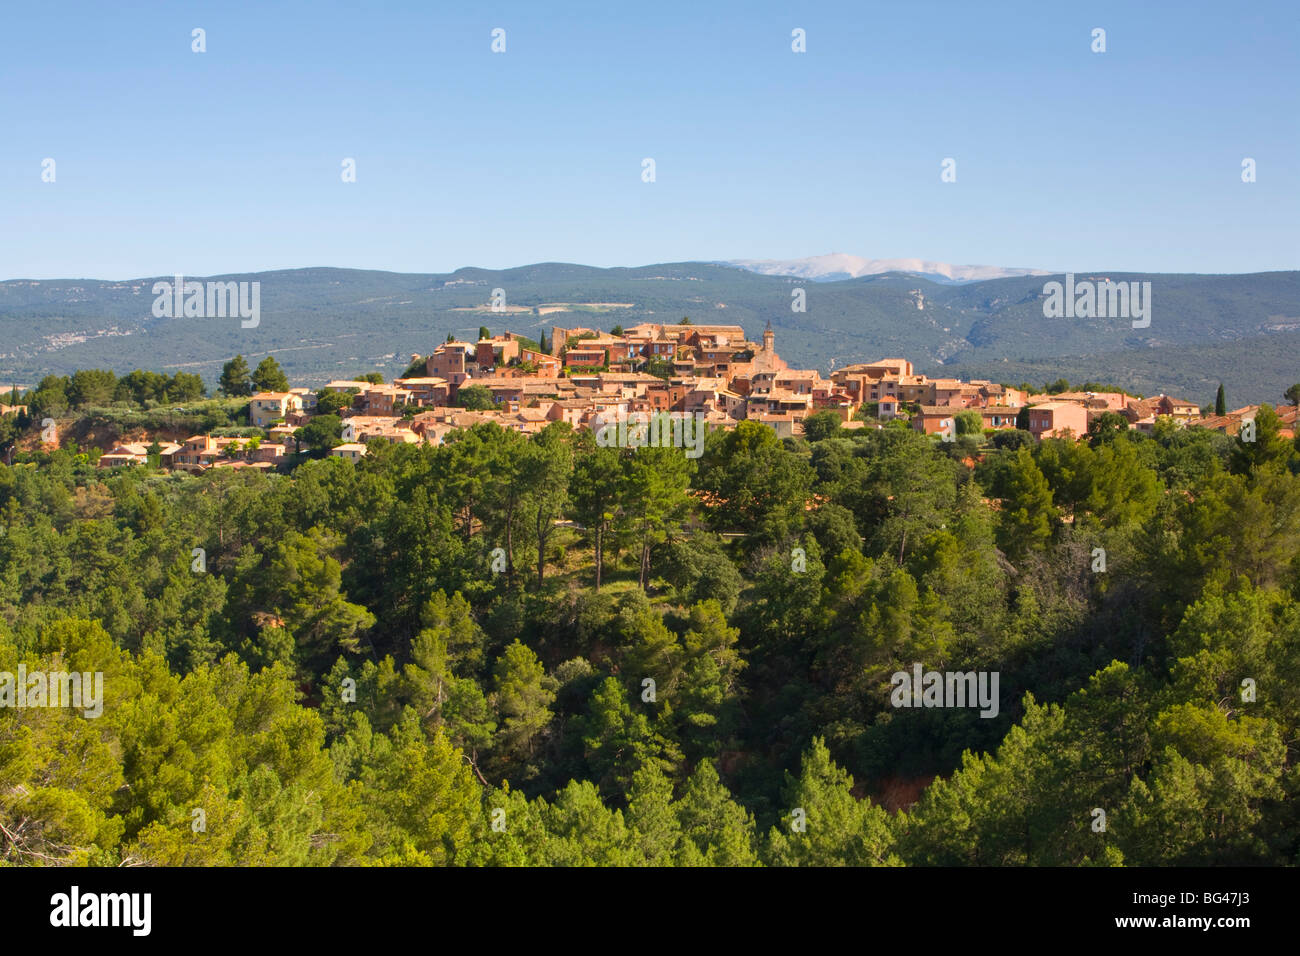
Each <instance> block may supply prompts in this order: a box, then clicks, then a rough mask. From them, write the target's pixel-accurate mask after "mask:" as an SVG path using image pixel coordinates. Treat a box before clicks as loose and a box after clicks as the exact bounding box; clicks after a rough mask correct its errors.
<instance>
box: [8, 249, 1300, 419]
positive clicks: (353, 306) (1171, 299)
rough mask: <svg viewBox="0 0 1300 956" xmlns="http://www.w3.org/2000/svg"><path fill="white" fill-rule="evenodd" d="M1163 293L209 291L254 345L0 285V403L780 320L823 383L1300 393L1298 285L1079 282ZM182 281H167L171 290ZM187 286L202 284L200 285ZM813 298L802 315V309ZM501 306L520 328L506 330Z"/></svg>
mask: <svg viewBox="0 0 1300 956" xmlns="http://www.w3.org/2000/svg"><path fill="white" fill-rule="evenodd" d="M1085 277H1089V278H1091V279H1094V280H1098V279H1103V278H1109V279H1111V280H1112V281H1114V282H1150V283H1151V292H1150V301H1151V315H1150V323H1151V324H1150V326H1149V327H1147V328H1138V329H1135V328H1133V326H1132V322H1131V320H1130V319H1128V318H1122V317H1121V318H1115V317H1111V318H1092V319H1065V318H1057V319H1048V318H1045V317H1044V310H1043V301H1044V296H1045V293H1044V285H1045V283H1046V282H1047V281H1050V280H1052V279H1056V280H1060V279H1061V278H1062V277H1061V276H1054V277H1053V276H1019V277H1012V278H1004V279H990V280H987V281H983V282H971V283H966V284H964V285H946V284H941V283H937V282H933V281H931V280H929V279H926V278H922V277H919V276H913V275H906V274H900V273H886V274H882V275H875V276H865V277H862V278H859V279H847V280H843V281H838V282H814V281H811V280H800V279H793V278H789V277H782V276H767V275H756V274H754V273H752V272H745V271H742V270H740V269H737V268H733V267H729V266H723V265H716V264H709V263H702V262H684V263H683V262H678V263H666V264H662V265H652V266H641V267H637V268H632V269H596V268H592V267H590V266H580V265H568V264H564V263H553V262H552V263H539V264H537V265H530V266H521V267H519V268H514V269H500V270H489V269H475V268H466V269H458V270H457V271H456V272H453V273H439V274H405V273H394V272H370V271H363V270H358V269H292V270H283V271H277V272H260V273H249V274H244V275H228V276H215V277H206V278H212V279H217V280H220V281H247V282H258V283H260V290H261V292H260V303H261V306H260V316H259V319H258V322H257V324H256V325H255V326H254V327H244V326H243V325H241V321H240V320H239V319H231V318H155V317H154V316H153V314H152V312H151V307H152V305H153V302H154V294H153V291H152V289H153V284H154V282H155V280H154V279H152V278H149V279H143V278H142V279H132V280H129V281H123V282H106V281H98V280H88V279H80V280H64V279H59V280H48V281H39V282H38V281H33V280H14V281H8V282H0V385H10V384H13V383H15V382H16V383H18V384H22V385H31V384H34V383H36V382H38V381H40V380H41V379H42V378H43V377H44V376H46V375H49V374H62V375H66V374H70V373H71V372H72V371H74V370H76V369H84V368H111V369H113V370H115V371H116V372H118V373H119V374H125V373H126V372H129V371H130V370H132V369H136V368H155V367H156V365H157V362H158V356H167V362H168V363H169V364H167V366H166V367H165V368H160V369H159V371H166V372H168V373H174V372H177V371H180V372H188V373H194V374H200V375H203V376H204V378H205V379H207V380H208V381H209V382H211V381H214V380H215V379H216V377H217V375H218V373H219V371H220V368H221V364H222V363H223V362H225V361H226V360H227V359H229V357H230V356H231V355H234V354H236V353H239V354H243V355H245V356H248V357H250V358H252V357H256V358H261V357H262V356H264V355H267V354H272V353H273V354H274V355H275V356H276V358H277V360H278V361H279V362H280V364H281V365H282V366H283V367H284V369H285V371H286V372H287V373H288V375H289V377H290V378H291V379H292V380H293V381H294V382H295V383H303V384H321V383H324V382H326V381H328V380H330V379H332V378H338V377H340V376H341V375H345V374H348V373H350V372H352V371H355V369H357V368H368V369H378V370H379V371H381V372H383V373H384V375H385V376H386V377H390V378H391V377H392V376H393V375H397V374H400V373H401V372H402V370H403V369H405V368H406V366H407V364H408V363H409V361H410V356H411V354H412V353H418V354H420V355H427V354H428V353H429V352H431V351H432V350H433V347H434V346H435V345H437V344H438V343H440V342H442V341H443V340H444V339H445V338H446V336H447V335H448V334H449V333H453V334H456V335H458V336H462V337H463V336H465V335H468V334H472V333H474V332H476V331H477V330H478V328H479V327H480V326H482V325H487V326H488V327H490V328H491V329H492V331H501V330H502V329H504V328H510V329H512V330H515V331H518V332H521V333H523V334H525V335H529V336H532V337H536V336H537V335H538V334H539V333H541V332H547V333H548V334H549V330H550V328H551V327H552V326H553V325H561V326H564V327H567V328H572V327H575V326H584V327H597V328H601V329H609V328H612V327H613V326H614V325H616V324H621V325H623V326H625V327H630V326H632V325H634V324H636V323H638V322H660V323H669V324H673V323H676V322H678V321H679V320H680V319H681V318H682V317H683V316H690V317H691V318H692V319H693V320H694V321H696V322H704V323H707V322H719V323H726V324H735V325H740V326H742V327H743V328H744V329H745V330H746V332H747V333H748V334H749V335H750V337H751V338H753V339H755V340H757V338H758V336H759V334H760V332H761V330H762V329H763V328H764V327H765V325H766V324H767V323H768V322H769V321H770V322H771V323H772V325H773V327H774V329H775V330H776V335H777V347H778V349H779V350H780V352H781V355H782V356H783V357H784V358H785V359H787V360H788V361H789V362H790V363H791V364H792V365H793V366H794V367H797V368H816V369H820V370H822V371H823V372H825V371H827V370H828V369H830V368H831V367H842V366H844V365H846V364H850V363H854V362H864V361H872V360H874V359H878V358H883V357H886V356H899V357H904V358H908V359H910V360H911V361H912V362H913V363H914V364H915V366H916V368H917V370H918V371H920V372H923V373H925V374H929V375H932V376H954V375H959V376H964V377H970V376H980V377H985V378H991V379H993V380H994V381H997V382H1011V383H1016V382H1022V381H1041V380H1044V379H1046V380H1051V379H1055V378H1057V377H1058V376H1059V375H1066V376H1068V377H1069V378H1071V379H1080V380H1084V381H1110V382H1114V383H1115V384H1117V385H1121V386H1123V387H1126V388H1128V389H1130V390H1132V391H1136V392H1141V393H1143V394H1154V393H1159V392H1168V393H1171V394H1177V395H1180V396H1182V397H1186V398H1189V399H1191V400H1193V401H1197V402H1205V401H1208V400H1209V398H1210V397H1211V396H1212V395H1213V394H1214V389H1215V388H1216V387H1217V385H1218V383H1219V382H1221V381H1231V382H1233V383H1234V388H1233V391H1234V395H1235V396H1236V399H1237V400H1239V401H1241V402H1243V403H1245V402H1250V403H1257V402H1262V401H1276V400H1277V396H1278V395H1279V394H1280V393H1281V390H1282V389H1284V388H1286V387H1287V386H1288V385H1290V384H1292V383H1293V382H1294V381H1295V362H1294V360H1293V359H1292V360H1290V361H1287V358H1288V357H1292V356H1294V355H1295V354H1296V346H1297V344H1300V272H1267V273H1257V274H1253V275H1177V274H1174V275H1160V274H1155V275H1151V274H1140V273H1120V272H1105V273H1083V272H1080V274H1079V278H1080V279H1084V278H1085ZM161 278H162V279H163V280H165V281H171V280H172V277H171V276H163V277H161ZM188 278H189V279H197V278H198V277H194V276H190V277H188ZM797 288H802V289H804V292H805V294H806V299H805V301H804V303H803V304H804V306H805V310H804V311H800V312H796V311H794V310H793V309H792V304H793V300H792V297H791V293H792V292H793V291H794V290H795V289H797ZM493 289H501V290H502V293H503V295H504V299H505V305H504V307H505V308H506V309H507V311H506V312H504V313H501V312H493V311H492V309H491V307H490V300H491V295H492V290H493Z"/></svg>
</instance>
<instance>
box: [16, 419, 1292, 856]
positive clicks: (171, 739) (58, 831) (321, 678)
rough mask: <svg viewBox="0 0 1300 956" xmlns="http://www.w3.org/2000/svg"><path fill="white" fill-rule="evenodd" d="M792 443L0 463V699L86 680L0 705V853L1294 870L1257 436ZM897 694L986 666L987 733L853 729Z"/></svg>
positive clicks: (1287, 638) (547, 436)
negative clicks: (99, 705)
mask: <svg viewBox="0 0 1300 956" xmlns="http://www.w3.org/2000/svg"><path fill="white" fill-rule="evenodd" d="M810 422H812V423H813V425H812V427H810V428H809V430H808V435H809V436H810V438H812V439H815V440H805V439H791V440H786V441H785V442H782V441H780V440H778V439H777V438H776V436H775V433H774V432H773V431H772V430H771V429H769V428H767V427H765V426H762V425H759V424H756V423H752V422H741V423H740V424H739V426H738V427H737V428H736V429H735V430H734V431H732V432H727V433H712V434H710V436H709V439H708V445H707V448H706V451H705V454H704V455H703V457H701V458H700V459H698V461H695V460H691V459H689V458H687V457H685V456H684V455H683V454H682V451H681V449H675V448H640V449H626V448H613V447H598V446H597V445H596V443H595V442H594V440H593V438H592V436H591V434H590V433H589V432H586V431H582V432H574V431H571V430H570V429H569V428H568V427H567V426H565V425H563V424H553V425H551V426H550V427H548V428H547V429H545V430H544V431H543V432H541V433H539V434H537V435H536V436H534V437H532V438H525V437H522V436H520V435H518V434H516V433H513V432H510V431H506V430H503V429H501V428H499V427H497V426H495V425H480V426H476V427H474V428H473V429H470V430H467V431H463V432H459V433H455V434H454V435H453V436H451V438H450V439H449V440H448V442H447V443H446V444H445V445H444V446H441V447H430V446H415V445H386V444H384V443H382V442H375V443H372V445H371V446H370V453H369V454H368V455H366V456H365V457H364V458H362V459H361V460H360V461H359V462H357V463H356V464H353V463H351V462H348V461H344V460H342V459H338V458H326V459H321V460H309V461H306V462H303V463H301V464H299V465H298V466H297V467H296V469H294V470H292V471H291V472H288V473H284V474H262V473H255V472H253V471H251V470H248V469H229V468H224V469H213V470H212V471H210V472H207V473H205V474H203V475H201V476H197V477H196V476H185V475H180V474H166V473H163V472H160V471H157V470H155V469H152V468H149V467H147V466H140V467H137V468H133V469H122V470H120V471H118V472H115V473H106V472H104V471H102V470H101V471H96V470H95V469H94V467H93V466H92V464H91V463H90V461H89V460H88V458H87V457H86V456H85V455H79V454H77V453H76V450H75V449H63V450H56V451H53V452H50V453H31V454H28V455H19V456H17V457H16V458H15V463H14V464H13V466H12V467H5V466H3V465H0V671H6V672H16V671H18V669H19V667H20V665H24V666H25V668H26V670H27V671H28V672H32V671H36V670H60V669H66V670H72V669H75V670H78V671H88V672H94V671H100V672H102V673H103V674H104V702H103V715H102V716H101V717H98V718H93V719H91V718H86V717H84V716H82V714H80V713H75V712H72V711H70V710H68V709H60V708H51V707H39V708H14V707H5V708H0V859H3V860H4V861H5V862H6V863H11V864H32V865H46V864H57V863H69V862H71V863H98V864H108V865H118V864H121V863H149V864H162V865H181V864H185V865H207V864H269V865H281V864H293V865H372V864H377V865H385V864H456V865H506V864H626V865H642V864H671V865H757V864H766V865H816V864H837V865H838V864H843V865H895V864H914V865H928V864H958V865H960V864H980V865H989V864H992V865H1016V864H1044V865H1050V864H1071V865H1076V864H1118V863H1123V864H1128V865H1160V864H1178V865H1192V864H1228V863H1236V864H1284V863H1295V862H1296V859H1297V851H1298V849H1300V843H1298V840H1300V813H1298V812H1297V806H1298V804H1297V799H1296V796H1297V790H1298V789H1300V777H1298V776H1297V761H1296V758H1297V738H1298V734H1300V677H1298V676H1297V675H1300V475H1298V474H1297V472H1300V451H1298V450H1297V448H1296V446H1295V443H1293V442H1291V441H1289V440H1283V439H1281V438H1280V437H1278V434H1277V425H1276V417H1275V416H1274V415H1273V414H1272V412H1271V410H1270V409H1268V408H1265V409H1263V410H1262V411H1261V412H1260V415H1259V417H1258V420H1257V423H1258V436H1257V440H1256V441H1255V442H1253V443H1242V442H1240V441H1238V440H1236V439H1233V438H1228V437H1226V436H1223V435H1220V434H1216V433H1213V432H1208V431H1203V430H1194V429H1192V430H1175V429H1173V428H1172V427H1169V428H1165V427H1164V426H1163V424H1162V425H1160V426H1158V427H1157V429H1156V432H1155V434H1154V436H1152V437H1146V436H1142V435H1136V434H1133V433H1129V432H1123V431H1115V430H1112V429H1110V428H1105V429H1099V430H1098V431H1097V433H1096V434H1094V435H1093V436H1092V437H1091V440H1089V441H1083V442H1079V443H1077V444H1076V443H1074V442H1070V441H1065V440H1058V439H1051V440H1046V441H1044V442H1042V443H1041V444H1035V443H1034V442H1033V440H1032V439H1031V438H1030V436H1028V435H1027V434H1026V433H1023V432H1014V431H1013V432H1007V433H1003V434H999V435H996V436H994V437H993V439H992V444H984V443H983V441H982V440H981V439H980V437H979V436H975V435H963V436H962V437H960V438H958V439H957V440H956V441H953V442H948V443H944V442H939V441H936V440H935V439H933V438H928V437H924V436H921V435H919V434H917V433H915V432H912V431H910V430H908V429H907V428H905V427H901V428H900V427H894V426H890V427H886V428H884V429H882V430H874V429H863V430H860V431H853V432H850V431H847V430H844V429H842V428H840V427H838V425H836V424H835V423H834V422H833V421H830V420H828V419H827V418H825V417H824V416H815V417H814V419H810ZM1099 554H1100V557H1101V560H1100V562H1099V560H1098V557H1099ZM918 664H919V665H921V666H922V667H923V668H925V669H926V670H931V669H933V670H937V671H977V672H988V673H991V672H996V673H997V674H998V675H1000V689H999V693H998V699H999V702H1000V708H999V709H998V712H997V716H996V717H992V718H985V717H981V716H980V715H979V712H978V711H977V710H976V709H972V708H969V707H966V708H962V707H956V708H952V707H937V708H902V707H897V706H894V705H893V704H892V703H891V679H892V675H894V674H895V672H899V671H903V672H911V671H912V669H913V667H914V665H918ZM1098 811H1101V812H1102V813H1103V817H1102V819H1104V827H1102V828H1100V829H1099V828H1098V826H1097V821H1098V819H1099V818H1098V815H1097V814H1098Z"/></svg>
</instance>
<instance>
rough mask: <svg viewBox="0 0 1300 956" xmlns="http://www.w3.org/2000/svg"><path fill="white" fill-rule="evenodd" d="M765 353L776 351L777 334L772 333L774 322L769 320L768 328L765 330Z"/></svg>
mask: <svg viewBox="0 0 1300 956" xmlns="http://www.w3.org/2000/svg"><path fill="white" fill-rule="evenodd" d="M763 351H764V352H775V351H776V333H775V332H773V331H772V320H771V319H768V320H767V328H765V329H764V330H763Z"/></svg>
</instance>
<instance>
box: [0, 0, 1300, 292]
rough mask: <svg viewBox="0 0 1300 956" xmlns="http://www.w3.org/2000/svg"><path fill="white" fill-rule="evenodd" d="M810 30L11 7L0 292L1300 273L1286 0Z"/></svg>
mask: <svg viewBox="0 0 1300 956" xmlns="http://www.w3.org/2000/svg"><path fill="white" fill-rule="evenodd" d="M799 6H800V5H796V4H788V3H786V4H769V3H760V2H753V0H748V2H738V3H701V2H692V3H676V2H664V0H655V2H647V3H612V2H610V0H601V2H592V3H566V4H548V3H543V2H537V0H531V2H523V3H492V2H488V3H481V4H480V3H474V4H457V3H443V2H427V0H426V2H389V3H369V4H360V3H335V2H326V0H312V2H287V3H282V2H275V3H267V2H221V3H177V2H175V0H167V2H157V3H141V2H130V0H127V2H124V3H103V2H100V0H95V2H81V3H15V4H9V5H8V6H7V8H6V10H5V17H4V24H3V28H2V29H0V89H2V90H3V91H4V92H3V95H2V96H0V278H17V277H31V278H53V277H85V278H128V277H136V276H147V275H159V274H169V273H172V272H176V271H181V272H184V273H186V274H189V275H208V274H217V273H224V272H242V271H257V270H263V269H275V268H293V267H299V266H320V265H328V266H346V267H357V268H373V269H391V270H395V271H403V272H445V271H450V270H453V269H456V268H459V267H461V266H467V265H475V266H484V267H489V268H501V267H508V266H514V265H523V264H526V263H531V262H538V261H565V262H581V263H587V264H590V265H597V266H618V265H641V264H647V263H654V262H663V261H681V260H688V259H733V258H793V257H801V256H807V255H817V254H821V253H826V252H832V251H834V252H847V253H852V254H856V255H864V256H868V257H873V258H889V257H901V256H907V257H920V258H928V259H935V260H939V261H945V262H953V263H978V264H992V265H1002V266H1028V267H1040V268H1047V269H1060V270H1065V269H1075V270H1079V271H1086V270H1089V269H1100V268H1106V269H1113V270H1120V269H1129V270H1141V271H1156V272H1184V271H1186V272H1253V271H1262V270H1274V269H1295V268H1300V238H1298V225H1300V132H1298V130H1300V123H1298V122H1297V119H1298V118H1300V9H1298V8H1297V6H1296V4H1295V2H1294V0H1286V2H1282V0H1272V2H1249V3H1227V2H1221V0H1220V2H1213V3H1208V2H1160V3H1145V2H1144V3H1133V2H1128V0H1125V2H1111V3H1107V2H1100V3H1086V4H1083V3H1080V4H1074V3H1058V2H1054V0H1052V2H1048V0H1035V2H1024V3H988V4H986V3H973V2H965V0H955V2H937V3H936V2H896V3H865V2H862V0H854V2H847V3H838V2H833V3H820V4H817V5H815V8H814V10H813V12H798V7H799ZM194 27H202V28H204V29H205V30H206V31H207V52H206V53H203V54H196V53H192V52H191V50H190V43H191V40H190V31H191V29H192V28H194ZM494 27H502V28H504V29H505V30H506V43H507V49H506V52H505V53H504V54H493V53H492V52H491V51H490V43H491V37H490V32H491V30H492V29H493V28H494ZM795 27H801V28H803V29H804V30H806V31H807V44H808V52H807V53H805V54H795V53H792V52H791V50H790V31H791V30H792V29H793V28H795ZM1094 27H1103V28H1105V30H1106V31H1107V37H1106V39H1107V48H1108V50H1107V52H1106V53H1104V54H1094V53H1092V52H1091V50H1090V43H1091V37H1090V34H1091V30H1092V29H1093V28H1094ZM46 157H51V158H53V159H55V161H56V163H57V181H56V182H55V183H54V184H47V183H42V182H41V178H40V176H41V162H42V160H43V159H44V158H46ZM344 157H354V158H355V159H356V161H357V182H356V183H355V184H345V183H343V182H341V181H340V175H339V174H340V169H341V167H340V163H341V162H342V160H343V158H344ZM643 157H653V158H654V159H655V161H656V164H657V181H656V182H655V183H653V184H647V183H643V182H642V181H641V160H642V158H643ZM945 157H953V158H955V159H956V160H957V182H956V183H953V184H944V183H941V182H940V178H939V173H940V162H941V160H942V159H944V158H945ZM1243 157H1253V158H1254V159H1255V160H1256V161H1257V163H1258V181H1257V182H1256V183H1254V184H1251V185H1246V184H1243V183H1242V182H1241V176H1240V164H1241V161H1242V158H1243Z"/></svg>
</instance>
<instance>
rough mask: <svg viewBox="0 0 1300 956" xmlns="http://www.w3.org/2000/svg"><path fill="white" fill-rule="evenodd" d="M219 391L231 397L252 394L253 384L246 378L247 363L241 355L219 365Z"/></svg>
mask: <svg viewBox="0 0 1300 956" xmlns="http://www.w3.org/2000/svg"><path fill="white" fill-rule="evenodd" d="M221 391H222V393H223V394H225V395H228V396H230V397H231V398H243V397H244V396H246V395H252V394H253V386H252V383H251V382H250V381H249V378H248V363H247V362H245V361H244V357H243V356H242V355H236V356H235V357H234V358H232V359H231V360H230V361H229V362H227V363H226V364H225V365H223V366H221Z"/></svg>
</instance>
